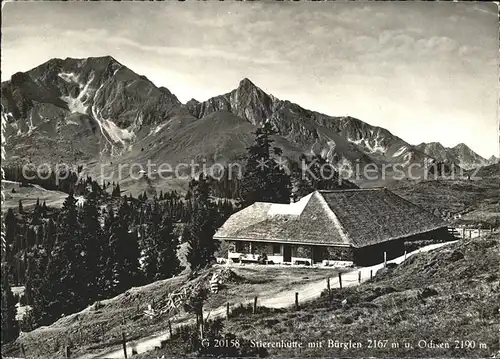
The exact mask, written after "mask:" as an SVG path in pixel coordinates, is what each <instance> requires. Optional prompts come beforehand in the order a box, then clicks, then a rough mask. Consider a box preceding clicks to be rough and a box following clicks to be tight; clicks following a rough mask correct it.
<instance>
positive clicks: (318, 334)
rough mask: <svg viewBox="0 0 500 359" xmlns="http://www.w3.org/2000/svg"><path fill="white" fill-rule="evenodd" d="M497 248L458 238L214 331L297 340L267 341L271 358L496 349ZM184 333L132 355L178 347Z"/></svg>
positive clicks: (472, 353)
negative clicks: (360, 279)
mask: <svg viewBox="0 0 500 359" xmlns="http://www.w3.org/2000/svg"><path fill="white" fill-rule="evenodd" d="M499 254H500V236H499V235H498V234H495V235H494V236H490V237H488V238H481V239H473V240H466V241H463V242H462V241H461V242H458V243H456V244H453V245H450V246H447V247H444V248H441V249H438V250H434V251H431V252H428V253H421V254H418V255H415V256H412V257H410V258H409V259H408V260H407V261H406V262H403V263H402V264H401V265H399V266H397V267H395V268H390V269H389V268H388V269H382V270H381V271H379V272H378V273H377V275H376V276H375V277H374V279H373V280H371V281H369V282H367V283H365V284H363V285H361V286H358V287H349V288H344V289H332V294H331V296H328V295H327V293H324V295H323V296H322V297H321V298H320V299H318V300H315V301H313V302H310V303H307V304H303V305H302V306H301V307H300V308H299V309H298V310H296V309H286V310H283V309H282V310H269V309H266V308H259V310H258V313H257V314H251V311H250V310H246V312H244V313H240V314H237V315H235V316H234V317H233V318H232V319H230V320H229V321H227V322H224V323H223V326H224V329H223V332H224V333H225V334H221V335H220V336H221V337H224V336H225V335H227V333H234V334H237V337H238V338H239V340H240V342H241V343H245V344H246V345H249V343H250V342H249V341H251V340H254V341H262V342H280V341H281V340H283V341H285V342H286V341H296V342H297V343H302V344H303V348H266V350H265V351H264V353H263V354H265V355H266V356H269V357H272V358H290V357H297V358H318V357H377V358H385V357H399V358H402V357H413V358H415V357H419V358H435V357H448V358H449V357H467V358H484V357H490V356H492V355H493V354H495V353H497V355H498V354H500V353H499V349H500V347H499V340H498V331H499V330H500V316H499V308H500V306H499V301H498V299H499V295H500V282H499V274H498V268H499V267H500V256H499ZM182 338H183V336H182V335H181V336H179V337H178V338H177V339H174V340H172V341H168V342H167V343H166V346H165V348H164V349H158V350H157V351H156V352H151V353H148V354H142V355H139V356H138V358H141V359H143V358H144V359H145V358H154V357H157V356H159V357H161V356H162V355H165V357H171V356H172V355H174V356H175V355H177V356H178V355H182V354H183V353H182V350H186V345H185V339H182ZM329 340H330V344H333V345H334V346H333V347H328V342H329ZM320 343H322V344H320ZM335 343H337V347H335ZM340 343H346V345H348V346H349V343H351V347H348V348H347V349H345V347H344V348H342V347H341V345H343V344H340ZM352 343H360V347H359V348H354V345H352ZM308 345H311V347H308ZM320 345H321V346H320ZM202 351H203V349H202ZM228 352H229V350H228ZM184 354H185V353H184Z"/></svg>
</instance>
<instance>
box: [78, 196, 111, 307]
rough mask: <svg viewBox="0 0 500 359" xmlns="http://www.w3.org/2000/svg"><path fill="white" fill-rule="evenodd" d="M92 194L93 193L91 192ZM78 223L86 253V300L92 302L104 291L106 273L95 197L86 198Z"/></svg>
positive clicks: (103, 243)
mask: <svg viewBox="0 0 500 359" xmlns="http://www.w3.org/2000/svg"><path fill="white" fill-rule="evenodd" d="M93 193H94V192H93ZM80 223H81V231H82V241H83V245H84V247H85V248H86V250H87V253H86V257H87V260H86V271H85V272H86V275H87V278H86V283H87V284H88V298H89V301H90V302H93V301H95V300H97V299H99V298H100V296H101V293H102V292H103V291H104V287H103V286H104V281H103V280H102V276H103V274H104V273H105V272H106V268H105V266H106V258H105V257H104V256H105V255H106V254H107V248H106V247H107V243H106V242H105V241H104V233H103V231H102V228H101V224H100V213H99V208H98V207H97V202H96V198H95V196H93V195H92V194H91V195H89V196H88V198H87V200H86V201H85V203H84V204H83V208H82V211H81V212H80Z"/></svg>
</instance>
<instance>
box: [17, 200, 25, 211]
mask: <svg viewBox="0 0 500 359" xmlns="http://www.w3.org/2000/svg"><path fill="white" fill-rule="evenodd" d="M18 209H19V213H24V208H23V201H22V200H19V205H18Z"/></svg>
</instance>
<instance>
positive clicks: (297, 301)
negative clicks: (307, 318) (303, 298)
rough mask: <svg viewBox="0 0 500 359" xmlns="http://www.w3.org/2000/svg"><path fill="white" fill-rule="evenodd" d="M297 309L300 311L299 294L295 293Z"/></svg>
mask: <svg viewBox="0 0 500 359" xmlns="http://www.w3.org/2000/svg"><path fill="white" fill-rule="evenodd" d="M295 309H299V293H298V292H295Z"/></svg>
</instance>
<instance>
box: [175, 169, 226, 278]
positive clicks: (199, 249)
mask: <svg viewBox="0 0 500 359" xmlns="http://www.w3.org/2000/svg"><path fill="white" fill-rule="evenodd" d="M190 190H191V192H192V193H193V201H194V204H195V207H194V209H193V213H192V216H191V219H190V221H189V223H188V224H187V226H186V228H187V230H186V231H185V233H184V235H185V237H186V238H184V241H187V242H188V244H189V249H188V253H187V256H186V258H187V260H188V262H189V263H190V265H191V270H192V271H193V272H196V271H197V270H199V269H201V268H203V267H206V266H207V265H209V264H211V263H212V262H213V261H214V260H215V257H214V253H215V251H216V250H217V248H218V246H219V242H218V241H217V240H215V239H214V238H213V236H214V234H215V229H216V225H217V223H216V218H217V213H216V209H215V207H214V205H213V203H212V201H211V200H210V188H209V186H208V183H207V181H206V180H205V179H204V178H203V177H202V175H200V178H199V179H198V181H196V180H193V181H191V183H190Z"/></svg>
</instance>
